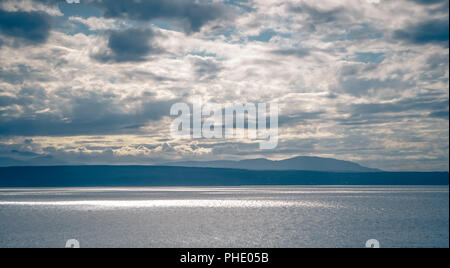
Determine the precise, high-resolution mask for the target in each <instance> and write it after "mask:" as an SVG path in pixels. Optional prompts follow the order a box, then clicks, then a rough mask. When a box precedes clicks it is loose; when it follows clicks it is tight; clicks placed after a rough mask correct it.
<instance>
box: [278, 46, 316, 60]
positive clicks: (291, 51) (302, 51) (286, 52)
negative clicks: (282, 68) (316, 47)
mask: <svg viewBox="0 0 450 268" xmlns="http://www.w3.org/2000/svg"><path fill="white" fill-rule="evenodd" d="M271 53H272V54H274V55H279V56H292V57H298V58H304V57H307V56H309V55H310V54H311V52H310V50H308V49H306V48H286V49H277V50H273V51H271Z"/></svg>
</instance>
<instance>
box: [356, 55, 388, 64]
mask: <svg viewBox="0 0 450 268" xmlns="http://www.w3.org/2000/svg"><path fill="white" fill-rule="evenodd" d="M385 58H386V57H385V55H384V53H373V52H359V53H356V54H355V56H354V57H353V58H352V59H351V60H352V61H356V62H362V63H375V64H380V63H382V62H383V61H384V59H385Z"/></svg>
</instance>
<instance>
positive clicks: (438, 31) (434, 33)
mask: <svg viewBox="0 0 450 268" xmlns="http://www.w3.org/2000/svg"><path fill="white" fill-rule="evenodd" d="M394 37H395V38H396V39H399V40H402V41H405V42H408V43H411V44H417V45H425V44H430V43H433V44H440V45H444V46H447V47H448V44H449V43H448V42H449V19H448V17H447V18H446V19H433V20H427V21H423V22H419V23H415V24H410V25H408V26H407V27H406V28H405V29H402V30H397V31H395V32H394Z"/></svg>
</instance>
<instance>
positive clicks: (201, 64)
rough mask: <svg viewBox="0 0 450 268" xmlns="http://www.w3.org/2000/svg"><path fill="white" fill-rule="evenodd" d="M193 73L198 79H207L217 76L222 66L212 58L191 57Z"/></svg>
mask: <svg viewBox="0 0 450 268" xmlns="http://www.w3.org/2000/svg"><path fill="white" fill-rule="evenodd" d="M191 62H192V65H193V68H194V72H195V75H196V77H197V79H198V80H201V81H207V80H213V79H215V78H217V75H218V74H219V73H220V71H222V69H223V67H222V66H221V65H220V63H218V62H217V61H215V60H213V59H202V58H193V59H191Z"/></svg>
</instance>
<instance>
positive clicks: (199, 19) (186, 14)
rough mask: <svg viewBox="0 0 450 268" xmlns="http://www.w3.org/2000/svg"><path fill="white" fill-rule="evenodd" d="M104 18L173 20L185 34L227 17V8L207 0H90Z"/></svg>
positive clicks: (228, 10)
mask: <svg viewBox="0 0 450 268" xmlns="http://www.w3.org/2000/svg"><path fill="white" fill-rule="evenodd" d="M92 2H93V4H94V5H96V6H97V7H99V8H100V9H101V10H102V11H103V12H104V17H105V18H118V19H128V20H134V21H152V20H156V19H168V20H175V21H177V22H178V23H179V24H180V25H182V27H183V28H184V30H185V31H186V32H198V31H200V30H201V28H202V27H203V26H204V25H206V24H207V23H209V22H213V21H216V20H221V19H226V18H229V17H230V10H231V7H230V6H227V5H224V4H221V3H218V2H210V1H191V0H140V1H130V0H103V1H95V0H94V1H92Z"/></svg>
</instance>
